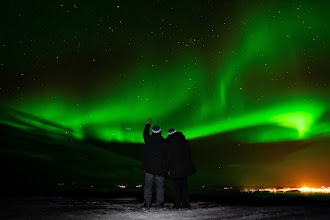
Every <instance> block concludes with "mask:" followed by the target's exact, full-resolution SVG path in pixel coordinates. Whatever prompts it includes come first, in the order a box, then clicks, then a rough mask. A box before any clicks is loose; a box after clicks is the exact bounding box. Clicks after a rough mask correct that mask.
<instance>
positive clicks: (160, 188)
mask: <svg viewBox="0 0 330 220" xmlns="http://www.w3.org/2000/svg"><path fill="white" fill-rule="evenodd" d="M155 182H156V204H157V206H159V207H161V206H162V205H163V204H164V176H155Z"/></svg>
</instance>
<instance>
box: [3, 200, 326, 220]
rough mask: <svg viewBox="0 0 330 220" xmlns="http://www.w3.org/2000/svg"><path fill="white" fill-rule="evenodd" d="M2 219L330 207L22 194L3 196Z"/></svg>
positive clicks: (245, 214) (321, 211)
mask: <svg viewBox="0 0 330 220" xmlns="http://www.w3.org/2000/svg"><path fill="white" fill-rule="evenodd" d="M0 204H1V207H0V219H63V220H64V219H111V220H117V219H118V220H124V219H166V220H170V219H198V220H200V219H330V208H329V207H326V206H324V207H320V206H316V205H315V206H313V205H309V206H307V205H306V206H292V205H291V206H265V207H261V206H242V205H237V206H229V205H221V204H216V203H212V202H194V203H192V208H191V209H190V210H174V209H172V204H170V203H166V204H165V207H164V208H163V209H158V210H157V209H156V208H151V209H150V210H144V209H143V208H142V207H143V204H141V202H139V201H137V200H136V199H134V198H125V199H117V200H114V199H111V200H110V199H100V198H99V199H92V198H88V199H81V198H80V199H78V198H63V197H21V198H1V199H0Z"/></svg>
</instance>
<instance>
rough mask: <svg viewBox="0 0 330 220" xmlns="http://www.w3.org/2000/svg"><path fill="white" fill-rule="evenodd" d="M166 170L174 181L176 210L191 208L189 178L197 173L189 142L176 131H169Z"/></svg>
mask: <svg viewBox="0 0 330 220" xmlns="http://www.w3.org/2000/svg"><path fill="white" fill-rule="evenodd" d="M167 134H168V136H167V138H166V142H167V149H168V152H167V160H166V169H167V171H168V175H169V177H170V178H171V179H172V180H173V193H174V208H190V200H189V195H188V182H187V177H188V176H190V175H192V174H194V173H196V170H195V167H194V165H193V163H192V160H191V153H190V147H189V144H188V141H187V140H186V138H185V136H184V135H183V134H182V133H181V132H176V130H175V129H170V130H169V131H168V133H167Z"/></svg>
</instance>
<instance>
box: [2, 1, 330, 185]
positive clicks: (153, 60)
mask: <svg viewBox="0 0 330 220" xmlns="http://www.w3.org/2000/svg"><path fill="white" fill-rule="evenodd" d="M329 7H330V2H329V1H261V0H260V1H243V0H240V1H220V0H219V1H215V0H214V1H212V0H209V1H165V0H158V1H157V0H154V1H142V2H141V1H111V0H108V1H23V0H22V1H14V0H11V1H2V2H1V3H0V10H1V13H0V14H1V22H0V48H1V50H0V51H1V52H0V73H1V75H0V100H1V109H0V125H1V138H2V140H3V143H5V144H3V145H2V147H0V152H1V158H0V159H1V163H2V164H1V165H2V166H1V172H2V173H4V174H3V175H4V176H5V177H6V179H7V180H8V182H13V183H21V182H29V183H32V184H38V183H57V182H59V181H69V182H74V181H76V182H79V181H80V182H90V183H104V184H112V183H118V184H119V183H121V184H122V183H132V184H140V183H142V181H143V172H142V171H141V170H140V165H141V159H142V154H143V150H144V145H143V138H142V132H143V128H144V125H145V123H146V121H147V120H148V119H149V118H151V119H152V122H153V125H159V126H161V128H162V130H163V136H164V137H166V136H167V135H166V133H167V132H166V131H167V130H168V129H170V128H175V129H176V130H178V131H182V132H183V134H184V135H185V136H186V138H187V139H188V140H189V142H190V145H191V148H192V155H193V161H194V163H195V165H196V167H197V171H198V172H197V174H196V175H194V176H193V177H191V179H190V182H191V185H236V186H241V185H282V186H289V185H290V186H296V185H302V184H304V185H309V186H321V185H326V186H330V176H329V169H330V160H329V159H330V156H329V155H330V96H329V94H330V74H329V68H330V53H329V52H330V25H329V21H330V14H329Z"/></svg>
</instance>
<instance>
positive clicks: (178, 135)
mask: <svg viewBox="0 0 330 220" xmlns="http://www.w3.org/2000/svg"><path fill="white" fill-rule="evenodd" d="M185 140H186V139H185V136H184V135H183V134H182V132H175V133H174V134H171V135H169V136H167V138H166V141H167V142H169V143H183V142H185Z"/></svg>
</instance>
